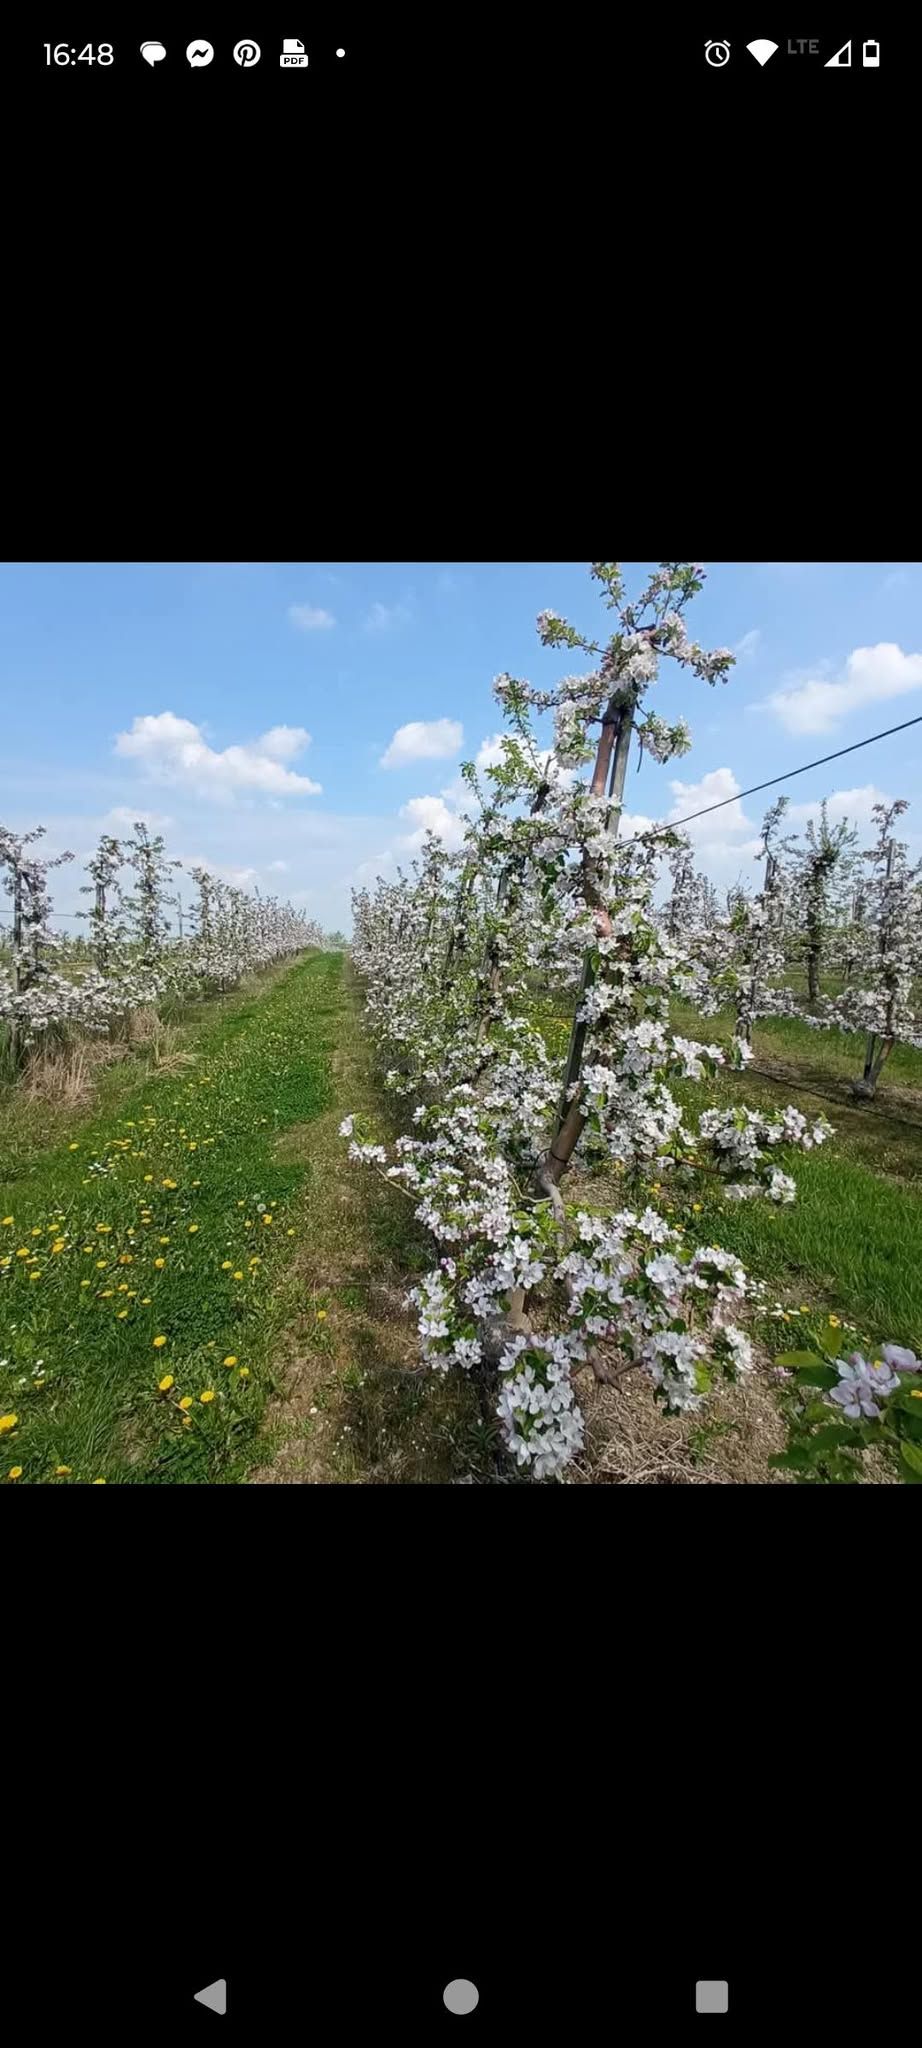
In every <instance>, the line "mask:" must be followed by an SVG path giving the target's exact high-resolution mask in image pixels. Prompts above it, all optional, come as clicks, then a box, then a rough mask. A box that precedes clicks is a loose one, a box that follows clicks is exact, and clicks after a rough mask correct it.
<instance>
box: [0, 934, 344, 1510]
mask: <svg viewBox="0 0 922 2048" xmlns="http://www.w3.org/2000/svg"><path fill="white" fill-rule="evenodd" d="M342 966H343V962H342V956H341V955H339V954H319V955H314V956H312V957H311V958H309V959H307V960H304V961H302V962H300V963H299V964H297V965H296V966H294V967H293V968H291V969H290V970H289V971H288V972H286V973H284V974H283V975H281V976H279V977H278V978H276V979H274V980H273V981H272V982H271V983H270V984H269V985H266V986H263V987H262V988H259V989H257V990H256V992H255V993H253V994H252V995H248V996H245V997H242V998H240V999H239V1001H237V1002H236V1003H235V1004H233V1005H231V1006H225V1008H224V1009H223V1011H222V1014H221V1015H220V1017H216V1018H215V1020H214V1022H213V1023H211V1024H206V1025H205V1028H204V1029H201V1028H199V1029H198V1031H197V1032H196V1034H195V1038H194V1044H195V1052H194V1055H193V1056H192V1058H191V1061H190V1063H189V1064H188V1065H187V1066H185V1067H183V1068H181V1069H180V1070H179V1071H178V1072H174V1073H172V1074H160V1075H156V1074H151V1073H149V1074H147V1075H146V1076H145V1077H144V1079H143V1080H141V1081H140V1082H138V1081H137V1080H136V1078H134V1077H132V1080H131V1083H130V1086H129V1088H128V1091H127V1092H126V1093H124V1094H122V1095H121V1097H120V1098H119V1099H117V1100H116V1099H115V1095H116V1091H115V1090H114V1089H113V1088H111V1087H110V1089H109V1091H108V1095H107V1100H106V1104H105V1108H104V1110H101V1111H98V1112H97V1113H96V1114H95V1115H91V1116H90V1117H89V1119H87V1117H86V1116H81V1117H76V1116H75V1117H74V1118H73V1120H72V1134H69V1135H68V1136H66V1137H63V1138H59V1139H58V1141H57V1142H56V1143H55V1145H54V1146H53V1147H52V1148H50V1149H48V1150H46V1151H43V1152H38V1153H32V1154H31V1155H29V1156H28V1157H26V1156H25V1154H24V1153H23V1151H22V1149H21V1147H20V1146H18V1145H17V1148H16V1157H15V1161H13V1162H11V1160H10V1155H9V1153H7V1160H6V1165H5V1166H4V1165H3V1134H2V1129H0V1174H6V1175H9V1173H10V1166H11V1163H12V1166H13V1177H7V1178H3V1179H0V1483H2V1484H12V1483H16V1484H18V1485H26V1484H28V1483H30V1482H32V1483H39V1484H44V1483H50V1484H57V1485H70V1484H74V1483H75V1482H77V1481H87V1482H98V1481H99V1480H106V1481H109V1482H112V1481H121V1482H123V1483H124V1482H131V1483H138V1482H143V1483H148V1484H149V1483H157V1482H172V1483H176V1482H179V1483H195V1482H201V1481H211V1482H214V1481H224V1482H228V1481H234V1480H237V1479H239V1478H241V1477H242V1476H243V1474H244V1473H245V1471H246V1469H247V1466H248V1463H249V1461H250V1459H251V1457H252V1456H253V1455H254V1452H255V1439H256V1435H257V1431H258V1428H259V1424H260V1420H261V1417H262V1414H263V1410H264V1407H265V1402H266V1399H267V1397H268V1394H269V1393H270V1392H271V1391H272V1389H273V1385H274V1381H273V1373H272V1356H273V1349H274V1346H275V1340H276V1338H277V1336H278V1323H279V1316H280V1313H281V1311H280V1307H279V1302H278V1300H274V1298H273V1297H274V1294H276V1292H277V1291H278V1282H279V1281H280V1279H281V1277H282V1276H283V1275H284V1272H285V1269H286V1267H287V1266H288V1265H289V1264H290V1263H291V1261H292V1259H293V1257H294V1253H295V1249H296V1246H297V1231H298V1223H297V1207H298V1193H299V1188H300V1185H301V1183H302V1182H303V1181H304V1179H305V1176H306V1175H307V1174H308V1173H309V1170H310V1165H309V1157H308V1159H307V1160H301V1161H294V1162H292V1161H291V1160H287V1161H282V1160H280V1159H279V1158H278V1157H277V1156H276V1150H277V1148H276V1141H277V1138H278V1136H279V1134H280V1133H282V1132H283V1131H285V1130H287V1129H288V1128H290V1127H291V1126H292V1125H294V1124H305V1123H308V1122H309V1121H310V1120H311V1119H312V1118H314V1117H316V1116H318V1115H319V1114H320V1113H321V1111H322V1110H323V1109H324V1108H325V1107H326V1106H327V1104H328V1102H329V1100H330V1079H329V1076H330V1055H331V1052H332V1047H333V1038H334V1034H335V1030H336V1018H337V1014H338V997H339V990H340V982H341V977H342ZM17 1114H18V1113H17ZM281 1292H282V1294H283V1292H284V1290H282V1291H281ZM231 1361H232V1362H231ZM161 1382H168V1384H165V1385H161ZM12 1416H15V1417H16V1421H15V1423H13V1422H11V1421H10V1417H12ZM59 1468H66V1469H64V1470H60V1469H59ZM11 1475H15V1479H14V1478H13V1477H11Z"/></svg>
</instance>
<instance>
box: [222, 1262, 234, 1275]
mask: <svg viewBox="0 0 922 2048" xmlns="http://www.w3.org/2000/svg"><path fill="white" fill-rule="evenodd" d="M231 1264H232V1261H231V1260H230V1259H222V1260H221V1271H222V1273H229V1272H230V1269H231Z"/></svg>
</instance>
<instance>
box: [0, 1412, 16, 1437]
mask: <svg viewBox="0 0 922 2048" xmlns="http://www.w3.org/2000/svg"><path fill="white" fill-rule="evenodd" d="M18 1421H19V1416H18V1415H0V1436H6V1435H7V1433H8V1431H9V1430H11V1429H15V1427H16V1424H17V1422H18Z"/></svg>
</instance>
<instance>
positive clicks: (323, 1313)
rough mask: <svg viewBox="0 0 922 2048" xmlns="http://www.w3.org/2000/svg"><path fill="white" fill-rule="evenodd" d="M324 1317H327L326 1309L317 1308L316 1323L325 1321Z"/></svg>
mask: <svg viewBox="0 0 922 2048" xmlns="http://www.w3.org/2000/svg"><path fill="white" fill-rule="evenodd" d="M326 1319H327V1312H326V1309H325V1308H318V1310H317V1321H318V1323H325V1322H326Z"/></svg>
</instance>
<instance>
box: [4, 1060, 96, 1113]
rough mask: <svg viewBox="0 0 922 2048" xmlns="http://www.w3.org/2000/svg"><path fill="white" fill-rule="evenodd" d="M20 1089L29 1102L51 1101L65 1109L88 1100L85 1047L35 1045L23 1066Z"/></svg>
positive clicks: (89, 1085) (89, 1084)
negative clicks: (35, 1047) (34, 1049)
mask: <svg viewBox="0 0 922 2048" xmlns="http://www.w3.org/2000/svg"><path fill="white" fill-rule="evenodd" d="M22 1090H23V1094H24V1095H26V1096H28V1098H29V1100H30V1101H31V1102H52V1103H56V1104H60V1105H61V1107H63V1108H66V1109H77V1108H79V1107H81V1106H82V1105H83V1104H84V1103H86V1102H89V1100H90V1097H91V1095H92V1093H93V1082H92V1077H91V1074H90V1065H89V1061H88V1059H87V1050H86V1047H85V1046H84V1045H61V1044H57V1045H42V1046H39V1047H38V1049H37V1050H36V1051H35V1052H33V1053H32V1054H31V1056H30V1058H29V1060H28V1063H27V1065H26V1067H25V1069H24V1072H23V1076H22Z"/></svg>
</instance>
